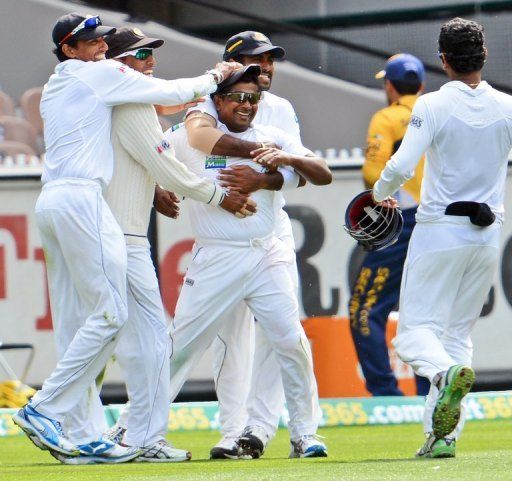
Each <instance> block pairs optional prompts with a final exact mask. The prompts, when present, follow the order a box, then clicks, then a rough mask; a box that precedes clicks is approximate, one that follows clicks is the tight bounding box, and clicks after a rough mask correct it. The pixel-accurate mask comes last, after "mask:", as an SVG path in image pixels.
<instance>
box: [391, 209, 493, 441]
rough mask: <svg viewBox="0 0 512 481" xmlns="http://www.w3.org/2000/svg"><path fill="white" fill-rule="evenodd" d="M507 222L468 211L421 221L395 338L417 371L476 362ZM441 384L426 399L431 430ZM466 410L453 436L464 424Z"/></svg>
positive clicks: (409, 255)
mask: <svg viewBox="0 0 512 481" xmlns="http://www.w3.org/2000/svg"><path fill="white" fill-rule="evenodd" d="M500 231H501V224H500V223H499V222H495V223H494V224H493V225H491V226H489V227H486V228H482V227H478V226H475V225H473V224H471V223H470V222H469V220H468V219H467V218H466V217H453V216H446V218H443V219H441V220H440V221H437V222H429V223H418V224H416V226H415V227H414V231H413V233H412V236H411V240H410V242H409V250H408V252H407V259H406V261H405V266H404V273H403V276H402V285H401V291H400V317H399V323H398V332H397V336H396V337H395V339H394V340H393V344H394V346H395V348H396V351H397V353H398V355H399V356H400V358H401V359H402V360H403V361H404V362H406V363H407V364H409V365H410V366H411V367H412V368H413V369H414V372H415V373H416V374H418V375H419V376H424V377H427V378H428V379H430V381H431V382H432V381H433V379H434V377H435V376H436V374H438V373H440V372H444V371H447V370H448V369H449V368H450V367H451V366H453V365H454V364H463V365H466V366H470V365H471V362H472V357H473V344H472V342H471V330H472V329H473V326H474V325H475V322H476V321H477V319H478V318H479V317H480V312H481V310H482V307H483V305H484V303H485V301H486V299H487V296H488V294H489V290H490V289H491V286H492V282H493V279H494V274H495V271H496V267H497V265H498V254H499V240H500ZM437 394H438V391H437V388H435V387H433V388H431V390H430V392H429V395H428V396H427V401H426V410H425V417H424V429H425V432H432V413H433V410H434V406H435V403H436V400H437ZM464 420H465V415H464V410H463V414H462V415H461V420H460V421H459V425H458V426H457V428H456V429H455V431H454V433H453V434H452V436H458V435H459V434H460V432H461V430H462V426H463V425H464Z"/></svg>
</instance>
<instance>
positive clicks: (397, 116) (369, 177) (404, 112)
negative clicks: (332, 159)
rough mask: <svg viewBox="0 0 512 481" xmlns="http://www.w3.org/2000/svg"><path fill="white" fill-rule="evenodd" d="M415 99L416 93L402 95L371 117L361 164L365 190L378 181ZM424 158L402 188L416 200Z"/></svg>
mask: <svg viewBox="0 0 512 481" xmlns="http://www.w3.org/2000/svg"><path fill="white" fill-rule="evenodd" d="M417 98H418V97H417V96H416V95H403V96H402V97H400V99H399V100H398V101H397V102H393V103H392V104H391V105H390V106H389V107H386V108H384V109H381V110H379V111H378V112H376V113H375V114H374V116H373V117H372V120H371V121H370V125H369V127H368V138H367V145H366V156H365V161H364V164H363V179H364V183H365V185H366V187H367V188H368V189H371V188H372V187H373V184H375V182H377V180H379V177H380V173H381V172H382V170H383V169H384V167H385V166H386V162H387V161H388V160H389V159H390V157H391V156H392V155H393V154H394V153H395V152H396V151H397V150H398V147H400V143H401V142H402V139H403V137H404V135H405V131H406V130H407V125H408V124H409V119H410V117H411V111H412V108H413V106H414V103H415V102H416V99H417ZM424 161H425V158H422V159H421V161H420V162H419V163H418V166H417V167H416V170H415V175H414V177H413V178H412V179H411V180H409V181H408V182H406V183H405V184H404V185H403V187H402V189H403V190H404V191H405V192H406V193H407V194H409V195H410V196H411V197H412V198H413V199H414V200H415V201H416V202H417V203H419V201H420V191H421V181H422V179H423V164H424Z"/></svg>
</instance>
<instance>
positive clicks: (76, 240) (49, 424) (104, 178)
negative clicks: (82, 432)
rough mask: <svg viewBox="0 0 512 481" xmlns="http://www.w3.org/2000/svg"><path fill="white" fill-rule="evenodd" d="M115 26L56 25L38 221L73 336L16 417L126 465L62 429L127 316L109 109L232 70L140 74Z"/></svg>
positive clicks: (51, 443) (50, 444) (74, 18)
mask: <svg viewBox="0 0 512 481" xmlns="http://www.w3.org/2000/svg"><path fill="white" fill-rule="evenodd" d="M114 30H115V29H113V28H111V27H104V26H102V25H101V21H100V19H99V17H94V16H87V17H84V16H82V15H79V14H68V15H64V16H62V17H61V18H59V20H58V21H57V23H56V24H55V27H54V28H53V32H52V38H53V42H54V43H55V46H56V48H55V50H54V52H55V54H56V55H57V57H58V59H59V60H60V61H61V63H60V64H59V65H58V66H57V67H56V69H55V73H54V74H53V75H52V76H51V77H50V79H49V81H48V84H47V85H46V86H45V89H44V91H43V96H42V101H41V115H42V117H43V121H44V127H45V128H44V135H45V145H46V148H47V152H46V160H45V163H44V169H43V176H42V181H43V184H44V185H43V191H42V193H41V195H40V196H39V199H38V201H37V205H36V217H37V222H38V226H39V230H40V233H41V240H42V245H43V248H44V251H45V256H46V261H47V272H48V284H49V293H50V299H51V306H52V317H53V320H54V323H55V325H56V329H57V330H60V327H59V326H61V325H63V323H69V324H70V325H71V324H72V325H73V326H75V329H76V334H75V336H74V337H71V336H69V335H68V336H65V338H63V339H59V335H58V334H57V343H58V344H59V346H58V357H59V359H60V360H59V363H58V364H57V367H56V369H55V370H54V372H53V373H52V374H51V375H50V377H49V378H48V379H47V380H46V381H45V383H44V385H43V387H42V389H41V390H40V391H38V392H37V393H36V394H35V396H34V398H33V399H32V401H31V403H30V404H28V405H27V406H26V407H25V408H23V409H22V410H20V411H19V412H18V413H17V414H16V415H15V416H14V418H13V419H14V422H15V423H16V424H18V425H19V426H20V427H21V428H22V429H23V430H24V431H25V432H27V434H28V435H29V436H31V437H32V439H34V440H35V442H36V443H37V444H38V445H39V446H42V447H44V446H46V447H47V448H50V449H53V450H54V451H57V452H60V453H62V454H65V455H71V456H76V455H78V454H80V453H82V454H90V455H94V456H103V457H112V458H118V459H119V460H120V461H121V460H129V459H131V458H133V457H135V456H137V455H138V454H139V451H138V450H137V449H129V448H121V447H119V446H116V445H114V444H113V443H111V442H109V441H107V440H103V439H101V438H100V437H99V436H100V434H99V433H97V434H96V436H98V437H96V439H95V438H92V437H84V438H82V440H81V442H80V444H79V445H77V444H74V443H71V442H70V441H69V440H68V439H67V438H66V437H65V436H64V435H63V431H62V427H61V422H62V421H63V420H64V418H65V416H66V414H67V413H68V412H70V411H71V410H72V409H73V408H74V406H75V405H76V404H77V403H78V402H79V401H80V400H81V398H82V397H83V396H85V395H86V392H87V390H88V389H89V387H90V386H91V385H92V383H93V382H94V380H95V379H96V377H97V376H98V374H99V373H100V371H101V370H102V369H103V368H104V366H105V364H106V362H107V360H108V359H109V358H110V356H111V355H112V352H113V350H114V347H115V342H116V340H117V335H118V333H119V330H120V329H121V327H122V326H123V324H124V322H125V321H126V317H127V309H126V247H125V241H124V236H123V233H122V231H121V229H120V228H119V225H118V224H117V222H116V221H115V219H114V217H113V215H112V213H111V211H110V209H109V208H108V206H107V204H106V203H105V201H104V199H103V196H102V189H103V188H105V187H106V186H107V185H108V184H109V182H110V179H111V177H112V171H113V155H112V145H111V143H110V127H111V112H112V107H113V106H114V105H119V104H123V103H128V102H132V103H133V102H142V103H160V104H167V105H171V104H182V103H184V102H187V101H190V100H192V99H193V98H194V97H196V96H197V95H198V94H201V95H204V94H206V93H208V92H211V91H213V90H214V89H215V88H216V83H217V81H220V80H222V77H223V74H224V73H226V74H229V72H230V71H231V69H230V67H222V66H221V68H222V70H217V71H214V72H213V73H208V74H205V75H203V76H201V77H197V78H195V79H181V80H174V81H166V80H160V79H154V78H151V77H147V76H144V75H142V74H140V73H138V72H135V71H134V70H132V69H130V68H128V67H127V66H125V65H121V64H120V63H119V62H116V61H114V60H104V59H105V52H106V51H107V45H106V44H105V41H104V40H103V36H104V35H106V34H108V33H113V32H114ZM212 194H213V192H212ZM61 332H62V331H61Z"/></svg>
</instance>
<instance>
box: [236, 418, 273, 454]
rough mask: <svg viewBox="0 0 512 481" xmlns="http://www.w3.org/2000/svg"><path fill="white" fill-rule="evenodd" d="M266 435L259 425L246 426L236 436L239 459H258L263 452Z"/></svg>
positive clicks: (265, 445) (266, 440) (265, 444)
mask: <svg viewBox="0 0 512 481" xmlns="http://www.w3.org/2000/svg"><path fill="white" fill-rule="evenodd" d="M268 441H269V439H268V435H267V433H266V431H265V430H264V429H263V428H262V427H260V426H247V427H246V428H245V429H244V430H243V431H242V434H241V435H240V436H239V437H238V440H237V443H238V447H239V449H238V457H239V458H241V459H258V458H260V457H261V456H262V455H263V453H264V452H265V448H266V447H267V443H268Z"/></svg>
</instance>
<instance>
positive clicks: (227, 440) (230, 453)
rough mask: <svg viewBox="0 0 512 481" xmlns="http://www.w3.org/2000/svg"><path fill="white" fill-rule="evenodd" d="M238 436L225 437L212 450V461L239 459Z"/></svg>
mask: <svg viewBox="0 0 512 481" xmlns="http://www.w3.org/2000/svg"><path fill="white" fill-rule="evenodd" d="M237 440H238V436H232V435H231V436H230V435H228V436H223V437H222V439H221V440H220V441H219V442H218V443H217V444H216V445H215V446H214V447H213V448H212V449H211V450H210V459H238V448H239V446H238V442H237Z"/></svg>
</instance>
